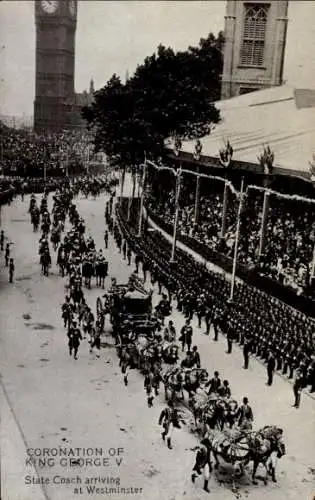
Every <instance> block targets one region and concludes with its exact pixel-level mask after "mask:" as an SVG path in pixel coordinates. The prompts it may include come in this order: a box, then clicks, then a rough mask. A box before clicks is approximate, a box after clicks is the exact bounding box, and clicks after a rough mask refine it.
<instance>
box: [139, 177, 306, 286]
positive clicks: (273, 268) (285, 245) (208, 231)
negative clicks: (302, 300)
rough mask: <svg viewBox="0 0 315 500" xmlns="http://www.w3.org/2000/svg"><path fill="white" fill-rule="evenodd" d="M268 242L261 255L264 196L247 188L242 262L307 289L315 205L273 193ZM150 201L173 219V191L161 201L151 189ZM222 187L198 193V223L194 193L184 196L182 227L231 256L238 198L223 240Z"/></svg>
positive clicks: (240, 251)
mask: <svg viewBox="0 0 315 500" xmlns="http://www.w3.org/2000/svg"><path fill="white" fill-rule="evenodd" d="M269 199H270V202H269V209H268V217H267V224H266V230H265V244H264V247H263V252H262V253H261V255H259V248H260V234H261V226H262V212H263V195H262V193H258V192H257V191H254V190H249V191H248V193H247V195H246V197H245V200H244V205H243V210H242V215H241V226H240V237H239V245H238V262H240V263H242V264H245V265H246V266H247V267H249V268H250V269H256V270H257V272H259V273H260V274H262V275H265V276H267V277H269V278H272V279H274V280H278V281H279V282H280V283H283V284H284V285H285V286H288V287H291V288H292V289H294V290H295V291H296V293H297V294H299V295H300V294H303V293H304V290H306V289H308V286H309V283H310V277H311V272H312V259H313V249H314V244H315V204H311V203H307V202H304V203H301V202H296V201H292V200H288V199H283V198H279V197H277V196H275V195H270V196H269ZM147 206H148V208H150V209H151V210H152V211H153V212H155V213H156V214H157V215H158V216H160V217H162V218H163V220H164V221H165V222H168V223H170V224H173V221H174V213H175V196H174V190H171V191H170V192H169V194H168V197H167V198H165V197H164V199H163V202H162V203H161V202H160V200H159V199H158V198H157V197H156V196H154V194H153V191H152V190H151V191H150V192H148V197H147ZM222 208H223V189H222V185H221V193H220V192H219V193H215V192H213V193H210V194H209V195H207V196H206V197H205V196H202V197H201V198H200V210H199V219H198V223H197V224H196V223H195V220H194V195H192V194H189V195H187V194H186V193H185V195H184V196H183V195H181V209H180V212H179V226H178V231H179V232H180V233H181V234H182V235H188V236H190V237H192V238H195V239H196V240H197V241H198V242H199V243H202V244H204V245H205V246H207V247H208V248H211V249H212V250H214V251H219V252H222V253H224V255H225V256H227V257H230V258H232V257H233V253H234V245H235V233H236V221H237V211H238V200H237V199H236V197H235V196H234V195H233V194H232V193H230V195H229V202H228V209H227V217H226V232H225V237H224V239H223V240H222V239H221V226H222Z"/></svg>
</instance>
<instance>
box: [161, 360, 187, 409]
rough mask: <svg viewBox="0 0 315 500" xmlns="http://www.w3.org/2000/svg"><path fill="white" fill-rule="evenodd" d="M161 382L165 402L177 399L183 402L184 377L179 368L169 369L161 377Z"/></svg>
mask: <svg viewBox="0 0 315 500" xmlns="http://www.w3.org/2000/svg"><path fill="white" fill-rule="evenodd" d="M162 380H163V383H164V394H165V399H166V401H168V400H169V399H171V400H172V401H174V400H175V399H177V398H178V399H181V400H184V392H183V383H184V375H183V370H182V369H181V368H179V367H178V366H176V367H173V368H170V369H169V370H167V371H166V373H165V374H164V376H163V377H162ZM169 393H170V397H169Z"/></svg>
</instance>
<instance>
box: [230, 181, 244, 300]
mask: <svg viewBox="0 0 315 500" xmlns="http://www.w3.org/2000/svg"><path fill="white" fill-rule="evenodd" d="M243 191H244V178H242V184H241V192H240V202H239V206H238V214H237V223H236V234H235V243H234V257H233V269H232V281H231V292H230V300H231V301H232V300H233V296H234V287H235V276H236V265H237V252H238V241H239V236H240V227H241V213H242V208H243Z"/></svg>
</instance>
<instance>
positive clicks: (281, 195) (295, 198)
mask: <svg viewBox="0 0 315 500" xmlns="http://www.w3.org/2000/svg"><path fill="white" fill-rule="evenodd" d="M147 164H148V165H150V166H151V167H153V168H155V169H156V170H158V171H162V170H167V171H169V172H171V173H172V174H173V175H174V176H176V175H178V174H177V173H178V172H181V173H183V174H188V175H194V176H195V177H203V178H207V179H212V180H217V181H221V182H223V183H225V184H226V185H227V186H228V188H229V189H230V191H231V192H232V193H233V194H234V195H235V196H236V197H237V198H238V199H239V198H240V192H239V191H237V190H236V189H235V187H234V186H233V184H232V182H231V181H228V180H227V179H224V178H223V177H220V176H218V175H210V174H200V173H197V172H194V171H193V170H187V169H179V170H174V169H173V168H171V167H166V166H159V165H156V164H155V163H154V162H152V161H151V160H147ZM250 189H252V190H255V191H260V192H266V193H268V194H272V195H274V196H276V197H277V198H283V199H285V200H291V201H303V202H304V203H310V204H313V205H315V199H312V198H306V197H305V196H299V195H297V194H294V195H289V194H284V193H279V192H278V191H273V190H272V189H268V188H266V187H260V186H255V185H254V184H250V185H249V186H247V188H246V191H245V193H244V194H243V196H246V195H247V193H248V191H249V190H250Z"/></svg>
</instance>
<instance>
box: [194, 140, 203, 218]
mask: <svg viewBox="0 0 315 500" xmlns="http://www.w3.org/2000/svg"><path fill="white" fill-rule="evenodd" d="M201 151H202V144H201V142H200V140H199V139H197V141H196V144H195V152H194V159H195V160H196V161H197V162H199V160H200V157H201ZM199 170H200V167H199V164H198V165H197V174H199ZM199 203H200V176H199V175H197V180H196V192H195V210H194V221H195V224H198V220H199Z"/></svg>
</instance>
